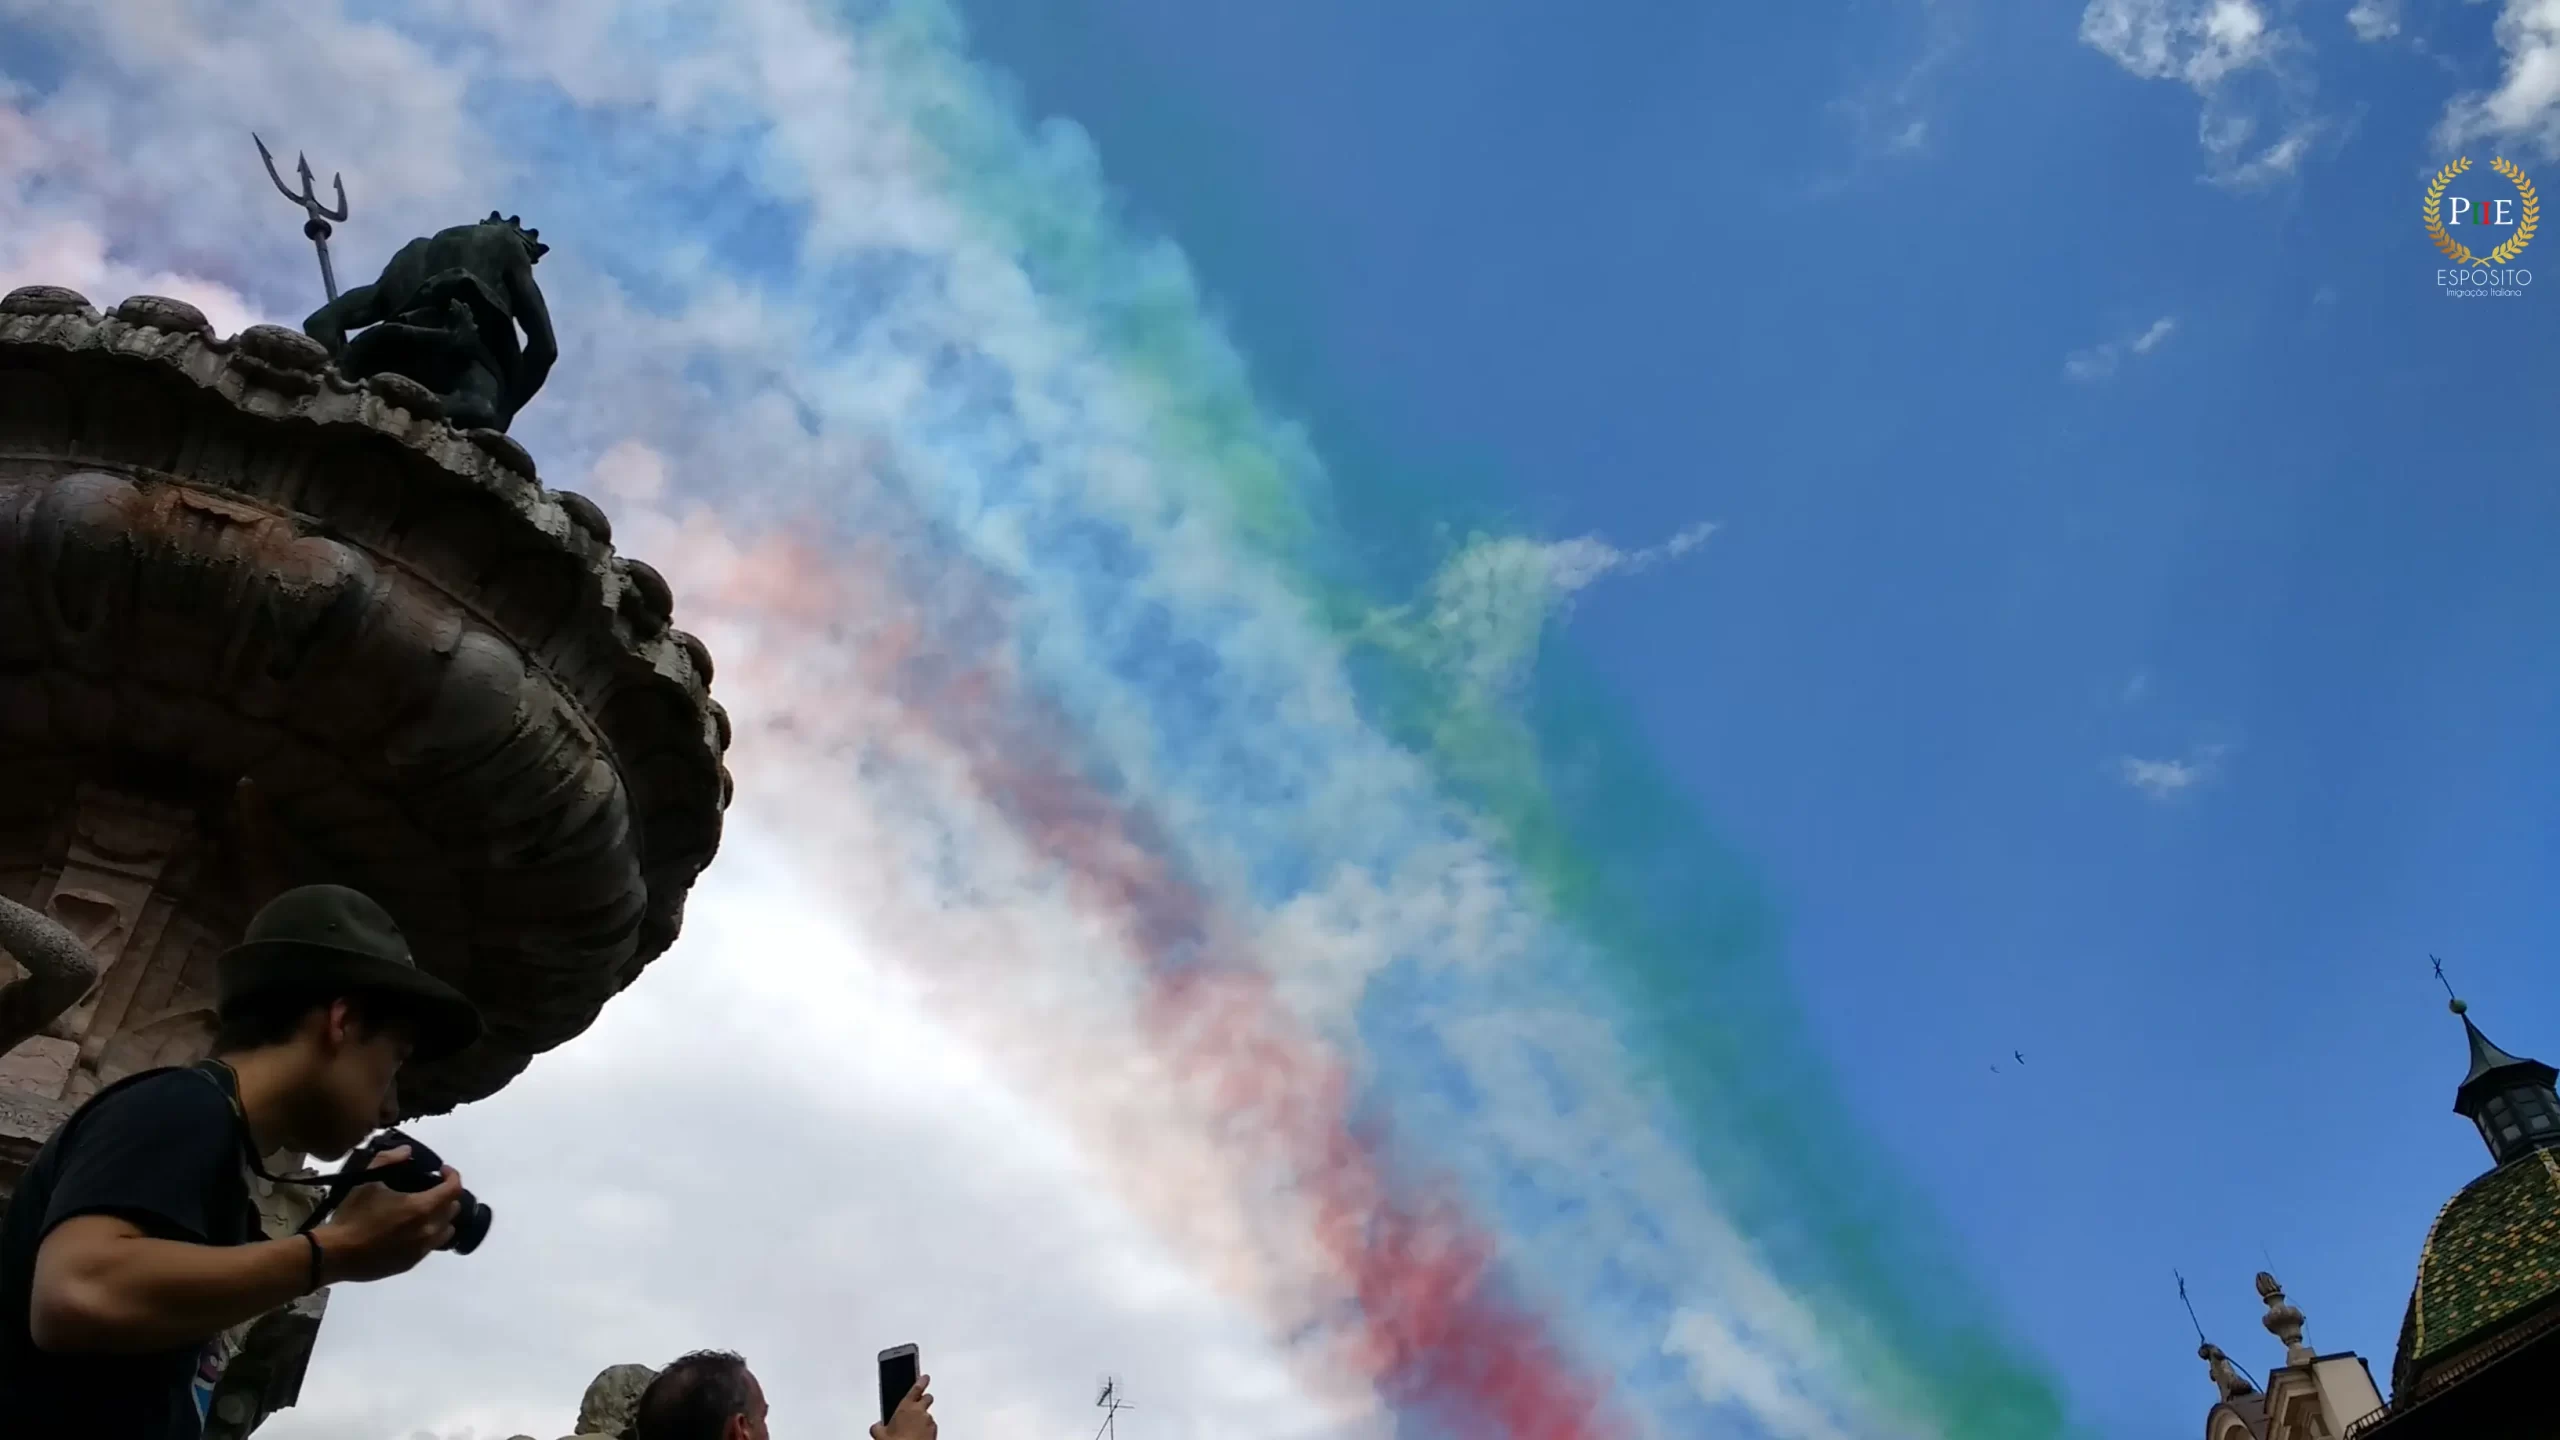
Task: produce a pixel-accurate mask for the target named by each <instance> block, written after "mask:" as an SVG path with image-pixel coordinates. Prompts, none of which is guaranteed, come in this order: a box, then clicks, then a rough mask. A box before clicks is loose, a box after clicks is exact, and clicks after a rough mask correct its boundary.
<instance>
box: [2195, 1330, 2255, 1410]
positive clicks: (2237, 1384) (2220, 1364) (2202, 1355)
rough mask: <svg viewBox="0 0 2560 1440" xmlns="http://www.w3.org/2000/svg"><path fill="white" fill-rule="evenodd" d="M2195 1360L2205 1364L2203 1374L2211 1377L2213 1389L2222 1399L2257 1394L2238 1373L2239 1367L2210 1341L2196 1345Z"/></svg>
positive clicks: (2219, 1347)
mask: <svg viewBox="0 0 2560 1440" xmlns="http://www.w3.org/2000/svg"><path fill="white" fill-rule="evenodd" d="M2196 1358H2197V1359H2199V1360H2202V1361H2203V1362H2205V1374H2207V1375H2209V1376H2211V1377H2212V1379H2213V1384H2214V1388H2215V1389H2217V1390H2220V1391H2221V1392H2222V1398H2223V1399H2225V1400H2236V1399H2238V1398H2240V1397H2241V1396H2243V1395H2255V1394H2257V1393H2258V1387H2257V1386H2255V1385H2253V1384H2251V1383H2250V1382H2249V1378H2248V1377H2247V1376H2245V1375H2242V1374H2241V1373H2240V1367H2239V1366H2237V1365H2234V1364H2232V1363H2231V1357H2230V1356H2228V1355H2225V1354H2223V1353H2222V1347H2221V1346H2219V1345H2216V1344H2213V1343H2212V1342H2210V1341H2207V1342H2206V1343H2204V1344H2202V1345H2198V1346H2197V1347H2196Z"/></svg>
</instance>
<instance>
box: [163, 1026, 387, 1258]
mask: <svg viewBox="0 0 2560 1440" xmlns="http://www.w3.org/2000/svg"><path fill="white" fill-rule="evenodd" d="M187 1068H188V1069H190V1070H192V1071H194V1072H195V1073H196V1074H198V1075H201V1076H203V1077H204V1078H205V1080H206V1081H207V1082H208V1083H209V1084H211V1085H212V1086H213V1088H215V1089H216V1090H219V1091H221V1092H222V1098H223V1100H224V1101H226V1102H227V1103H228V1104H229V1105H230V1106H231V1119H232V1125H233V1128H234V1130H235V1132H236V1133H237V1134H238V1135H239V1137H240V1162H241V1163H242V1164H243V1165H246V1166H247V1167H248V1169H249V1173H250V1174H252V1175H255V1176H257V1177H258V1178H259V1179H261V1180H264V1181H266V1182H267V1183H268V1184H270V1185H299V1186H301V1187H303V1188H304V1189H306V1190H323V1191H326V1192H328V1193H326V1194H324V1195H322V1196H321V1197H320V1203H319V1204H317V1205H315V1206H313V1207H312V1210H311V1214H310V1215H309V1216H308V1217H307V1218H305V1219H304V1220H303V1222H302V1224H301V1226H300V1227H299V1228H298V1229H296V1231H295V1232H294V1233H296V1234H301V1233H303V1232H304V1231H308V1230H312V1229H316V1228H317V1227H318V1226H319V1224H320V1222H321V1221H323V1220H326V1219H328V1218H329V1212H330V1211H332V1210H335V1209H337V1208H338V1202H339V1201H341V1200H344V1199H346V1198H347V1192H348V1191H350V1190H352V1189H354V1188H355V1170H356V1167H355V1166H353V1165H350V1166H348V1167H347V1169H346V1170H345V1171H342V1172H341V1173H339V1174H336V1175H312V1176H304V1175H270V1174H268V1173H267V1167H266V1164H265V1157H263V1156H261V1155H259V1154H258V1142H257V1139H256V1138H255V1137H254V1136H252V1135H251V1134H250V1133H249V1112H248V1111H246V1110H244V1109H242V1108H241V1106H240V1073H239V1072H238V1071H236V1070H234V1069H232V1068H231V1067H230V1066H229V1065H227V1064H225V1063H223V1062H222V1061H220V1060H199V1061H197V1062H196V1063H195V1064H193V1065H190V1066H188V1067H187Z"/></svg>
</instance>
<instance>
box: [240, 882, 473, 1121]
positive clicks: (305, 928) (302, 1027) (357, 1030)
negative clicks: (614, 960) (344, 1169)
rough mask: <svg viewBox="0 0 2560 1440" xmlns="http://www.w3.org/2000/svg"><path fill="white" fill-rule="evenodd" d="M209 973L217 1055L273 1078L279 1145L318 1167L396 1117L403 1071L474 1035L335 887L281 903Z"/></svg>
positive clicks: (390, 927) (348, 893) (404, 954)
mask: <svg viewBox="0 0 2560 1440" xmlns="http://www.w3.org/2000/svg"><path fill="white" fill-rule="evenodd" d="M216 974H217V979H218V984H219V988H220V990H221V1000H220V1015H219V1019H218V1022H217V1026H216V1029H215V1033H214V1041H213V1053H214V1054H215V1055H216V1056H218V1057H220V1058H222V1059H225V1060H229V1061H232V1062H233V1063H234V1064H235V1065H239V1064H247V1065H254V1066H255V1067H256V1068H258V1069H260V1070H261V1071H264V1072H266V1074H268V1075H269V1076H271V1077H272V1078H273V1080H274V1082H275V1083H274V1084H273V1086H272V1087H271V1088H270V1090H269V1093H270V1094H272V1095H273V1096H274V1100H275V1104H276V1105H277V1107H278V1113H277V1115H276V1117H275V1119H276V1121H277V1123H278V1125H279V1127H280V1129H281V1132H282V1133H281V1135H280V1136H279V1137H278V1138H279V1139H281V1140H283V1141H284V1142H286V1143H287V1144H288V1145H290V1146H291V1147H292V1148H294V1149H296V1150H298V1151H300V1152H301V1153H304V1154H308V1155H313V1156H317V1157H319V1158H320V1159H323V1160H335V1159H337V1158H339V1157H341V1156H343V1155H345V1154H346V1153H347V1152H348V1151H350V1150H352V1149H354V1148H355V1147H356V1146H357V1145H358V1144H359V1143H361V1142H362V1141H363V1140H364V1138H365V1137H366V1136H367V1135H370V1134H372V1133H373V1132H374V1131H375V1130H377V1129H379V1128H381V1127H382V1126H385V1125H389V1124H392V1123H394V1122H395V1121H397V1120H398V1119H399V1118H400V1116H399V1098H398V1091H397V1088H396V1081H397V1077H398V1075H399V1073H400V1067H401V1066H402V1065H404V1064H407V1063H408V1062H410V1061H412V1060H418V1059H438V1058H441V1057H443V1056H446V1055H450V1054H452V1053H454V1052H455V1051H457V1050H460V1049H462V1048H463V1047H464V1046H466V1045H468V1044H470V1043H471V1042H472V1041H473V1040H474V1039H476V1038H478V1035H479V1029H480V1019H479V1013H478V1012H477V1011H476V1010H474V1009H473V1008H472V1006H471V1002H469V1001H468V1000H465V999H464V998H463V997H462V996H461V995H460V994H459V993H458V992H456V991H455V990H453V989H452V987H450V986H448V985H446V984H444V982H442V981H440V980H437V979H436V978H434V977H433V976H430V975H428V974H426V973H425V972H424V971H421V970H420V969H418V968H417V964H416V962H415V961H414V960H412V959H411V958H410V955H409V946H408V942H407V941H406V940H404V939H402V938H401V935H400V929H399V927H398V926H397V925H395V924H394V923H393V922H392V919H391V917H390V915H389V914H387V913H386V912H385V911H384V910H383V909H382V907H381V906H379V905H376V904H374V903H373V901H371V900H369V899H367V898H366V897H364V896H363V895H361V894H358V893H357V892H356V891H353V890H349V889H347V888H345V887H343V886H337V885H309V886H304V887H302V888H301V889H298V890H288V891H286V892H285V893H284V894H282V895H279V896H277V897H276V898H275V899H274V900H273V901H271V902H269V903H268V905H267V906H266V908H265V909H262V910H260V911H259V912H258V915H257V918H256V919H254V920H252V921H250V923H249V933H248V936H247V938H246V939H244V940H243V941H242V942H241V943H240V944H238V945H235V946H233V947H232V948H231V949H230V950H228V951H226V952H224V954H223V956H222V958H221V959H220V960H219V961H218V962H217V963H216Z"/></svg>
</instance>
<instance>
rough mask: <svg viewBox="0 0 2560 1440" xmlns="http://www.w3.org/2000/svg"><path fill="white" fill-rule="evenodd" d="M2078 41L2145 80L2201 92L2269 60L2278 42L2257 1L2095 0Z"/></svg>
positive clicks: (2084, 14) (2084, 16) (2083, 20)
mask: <svg viewBox="0 0 2560 1440" xmlns="http://www.w3.org/2000/svg"><path fill="white" fill-rule="evenodd" d="M2080 39H2081V42H2082V43H2083V44H2086V45H2089V46H2091V47H2093V48H2095V49H2096V50H2097V51H2098V52H2099V53H2100V54H2103V55H2105V56H2106V57H2108V58H2109V59H2111V60H2113V61H2115V62H2116V63H2117V64H2119V65H2122V66H2123V67H2124V68H2126V69H2127V70H2130V71H2132V72H2133V73H2134V74H2136V75H2139V76H2141V77H2143V78H2144V79H2146V80H2178V81H2182V82H2184V83H2185V84H2188V85H2191V86H2193V87H2195V88H2196V89H2197V90H2200V91H2201V90H2209V89H2211V88H2212V87H2214V86H2215V85H2218V84H2220V83H2221V82H2222V81H2223V80H2224V79H2225V78H2227V77H2229V76H2230V75H2232V74H2233V73H2235V72H2237V71H2240V70H2245V69H2248V68H2250V67H2251V66H2255V65H2261V64H2264V63H2266V62H2267V61H2268V60H2269V59H2270V58H2272V56H2273V54H2274V50H2275V43H2276V42H2275V38H2274V35H2273V32H2272V31H2271V30H2270V28H2269V26H2268V24H2267V17H2266V13H2265V12H2264V11H2262V10H2260V9H2259V8H2258V7H2257V5H2256V4H2255V3H2254V0H2091V4H2090V6H2089V8H2088V9H2087V10H2086V11H2084V12H2082V14H2081V16H2080Z"/></svg>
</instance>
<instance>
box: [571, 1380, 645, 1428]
mask: <svg viewBox="0 0 2560 1440" xmlns="http://www.w3.org/2000/svg"><path fill="white" fill-rule="evenodd" d="M657 1378H658V1372H657V1371H655V1370H652V1369H650V1368H649V1367H648V1366H646V1365H611V1366H607V1367H606V1368H605V1370H604V1372H603V1373H602V1374H600V1375H598V1376H596V1378H595V1381H594V1383H592V1384H590V1385H589V1386H587V1393H586V1397H585V1398H584V1399H582V1400H580V1401H579V1402H578V1433H577V1434H576V1435H574V1436H572V1437H570V1440H591V1437H609V1440H622V1437H625V1436H628V1435H629V1434H630V1433H631V1418H632V1414H633V1412H634V1411H636V1410H638V1409H639V1408H640V1392H641V1391H643V1390H646V1389H648V1388H649V1382H650V1381H652V1380H655V1379H657Z"/></svg>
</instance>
